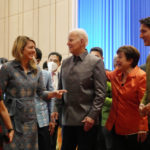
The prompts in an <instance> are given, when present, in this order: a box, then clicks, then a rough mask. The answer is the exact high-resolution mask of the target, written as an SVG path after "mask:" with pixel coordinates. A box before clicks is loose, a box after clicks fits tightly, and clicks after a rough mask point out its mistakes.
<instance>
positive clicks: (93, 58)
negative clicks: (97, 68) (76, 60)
mask: <svg viewBox="0 0 150 150" xmlns="http://www.w3.org/2000/svg"><path fill="white" fill-rule="evenodd" d="M85 59H86V60H88V61H90V62H95V63H96V62H102V61H103V60H102V59H100V58H99V57H97V56H95V55H92V54H87V56H86V57H85Z"/></svg>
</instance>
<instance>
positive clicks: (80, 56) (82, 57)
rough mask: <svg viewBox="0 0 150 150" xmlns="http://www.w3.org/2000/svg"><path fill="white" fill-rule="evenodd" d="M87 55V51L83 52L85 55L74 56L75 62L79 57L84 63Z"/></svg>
mask: <svg viewBox="0 0 150 150" xmlns="http://www.w3.org/2000/svg"><path fill="white" fill-rule="evenodd" d="M87 54H88V52H87V50H86V51H85V52H83V53H82V54H80V55H79V56H75V55H73V60H75V58H76V57H78V58H79V59H80V60H81V61H83V60H84V58H85V57H86V55H87Z"/></svg>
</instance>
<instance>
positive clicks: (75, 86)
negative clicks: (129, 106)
mask: <svg viewBox="0 0 150 150" xmlns="http://www.w3.org/2000/svg"><path fill="white" fill-rule="evenodd" d="M74 58H75V57H74V56H71V57H69V58H67V59H65V60H64V61H63V63H62V67H61V72H60V78H59V85H58V87H59V89H66V90H67V91H68V92H67V93H65V94H64V95H63V100H62V101H61V100H58V101H59V102H62V125H69V126H80V125H82V124H83V123H82V120H83V119H84V118H85V117H86V116H89V117H91V118H93V119H95V120H98V115H99V112H100V110H101V108H102V105H103V102H104V99H105V92H106V75H105V71H104V65H103V62H102V60H100V59H99V58H97V57H96V56H93V55H91V54H88V53H87V52H85V53H82V54H81V55H80V56H79V57H78V60H75V59H74Z"/></svg>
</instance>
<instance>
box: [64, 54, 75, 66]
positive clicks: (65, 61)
mask: <svg viewBox="0 0 150 150" xmlns="http://www.w3.org/2000/svg"><path fill="white" fill-rule="evenodd" d="M71 61H73V56H70V57H68V58H65V59H64V60H63V62H62V65H65V64H66V63H69V62H71Z"/></svg>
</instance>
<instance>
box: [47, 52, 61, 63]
mask: <svg viewBox="0 0 150 150" xmlns="http://www.w3.org/2000/svg"><path fill="white" fill-rule="evenodd" d="M51 55H56V56H58V59H59V62H61V60H62V55H61V54H59V53H57V52H51V53H50V54H49V55H48V59H49V58H50V56H51Z"/></svg>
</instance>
